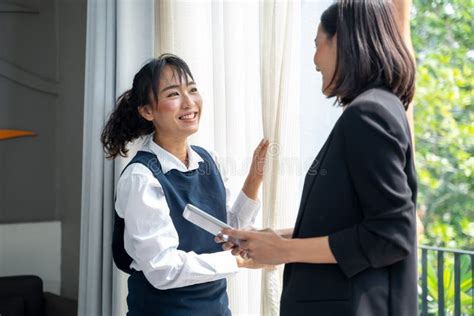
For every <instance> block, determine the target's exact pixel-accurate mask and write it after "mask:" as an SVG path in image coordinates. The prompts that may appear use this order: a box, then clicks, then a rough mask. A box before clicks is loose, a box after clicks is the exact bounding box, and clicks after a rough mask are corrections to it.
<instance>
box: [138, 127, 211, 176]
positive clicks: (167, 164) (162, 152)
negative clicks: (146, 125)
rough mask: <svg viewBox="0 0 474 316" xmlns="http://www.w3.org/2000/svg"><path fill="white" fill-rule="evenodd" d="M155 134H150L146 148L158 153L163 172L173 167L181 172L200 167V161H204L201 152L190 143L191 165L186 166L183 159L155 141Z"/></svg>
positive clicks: (189, 155)
mask: <svg viewBox="0 0 474 316" xmlns="http://www.w3.org/2000/svg"><path fill="white" fill-rule="evenodd" d="M153 135H154V134H151V135H150V136H148V140H146V142H145V145H144V149H145V150H147V151H149V152H151V153H154V154H155V155H156V157H157V158H158V161H159V162H160V165H161V170H162V171H163V173H167V172H168V171H171V170H173V169H176V170H178V171H179V172H187V171H192V170H196V169H198V168H199V163H200V162H203V161H204V160H203V159H202V158H201V156H199V154H198V153H197V152H195V151H194V149H193V148H192V147H191V146H190V145H189V144H188V159H189V166H188V167H186V165H184V164H183V163H182V162H181V160H179V159H178V158H176V157H175V156H174V155H173V154H171V153H170V152H168V151H166V149H164V148H163V147H161V146H160V145H158V144H157V143H155V142H154V141H153Z"/></svg>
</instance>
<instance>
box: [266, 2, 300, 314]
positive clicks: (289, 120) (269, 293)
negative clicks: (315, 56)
mask: <svg viewBox="0 0 474 316" xmlns="http://www.w3.org/2000/svg"><path fill="white" fill-rule="evenodd" d="M300 9H301V7H300V2H299V1H278V0H275V1H264V6H263V10H262V30H261V34H262V49H261V55H260V56H261V60H262V83H261V85H262V87H263V89H262V97H263V98H262V114H263V127H264V132H265V136H266V137H267V138H268V139H269V140H270V141H271V146H270V148H269V154H270V155H269V159H268V160H267V166H266V167H267V168H266V170H265V178H264V195H263V196H264V198H263V205H264V208H263V226H264V227H271V228H285V227H291V226H292V225H293V223H294V221H295V216H296V210H297V207H298V201H299V199H298V198H299V190H300V189H299V180H300V175H299V172H298V165H299V151H300V143H299V142H300V129H299V113H300V98H299V89H300V80H299V79H300V77H299V75H300V60H299V57H300V37H299V36H300V24H299V21H300ZM282 271H283V267H281V266H280V267H279V268H278V269H277V270H265V271H263V277H262V294H261V297H262V307H261V311H262V315H269V316H270V315H272V316H273V315H275V316H276V315H279V307H280V294H281V288H282Z"/></svg>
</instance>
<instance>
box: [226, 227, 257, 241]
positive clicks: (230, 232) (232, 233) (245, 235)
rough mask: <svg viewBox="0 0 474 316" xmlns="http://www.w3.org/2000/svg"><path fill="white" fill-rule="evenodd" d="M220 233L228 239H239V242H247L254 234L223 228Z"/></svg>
mask: <svg viewBox="0 0 474 316" xmlns="http://www.w3.org/2000/svg"><path fill="white" fill-rule="evenodd" d="M221 233H222V234H224V235H227V236H230V237H234V238H236V239H240V240H247V239H249V238H250V237H252V236H253V235H252V234H254V232H251V231H245V230H240V229H231V228H224V229H223V230H222V231H221Z"/></svg>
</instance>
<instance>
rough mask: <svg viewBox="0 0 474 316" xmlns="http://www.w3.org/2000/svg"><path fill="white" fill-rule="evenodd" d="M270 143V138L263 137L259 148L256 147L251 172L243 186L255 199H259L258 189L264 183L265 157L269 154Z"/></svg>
mask: <svg viewBox="0 0 474 316" xmlns="http://www.w3.org/2000/svg"><path fill="white" fill-rule="evenodd" d="M269 144H270V142H269V141H268V140H266V139H262V140H261V141H260V143H259V144H258V146H257V148H255V151H254V153H253V157H252V164H251V165H250V170H249V174H248V175H247V178H246V179H245V183H244V187H243V188H242V191H243V192H244V193H245V194H246V195H247V196H248V197H249V198H251V199H253V200H256V199H257V195H258V189H259V188H260V185H261V184H262V180H263V170H264V168H265V157H266V156H267V151H268V145H269Z"/></svg>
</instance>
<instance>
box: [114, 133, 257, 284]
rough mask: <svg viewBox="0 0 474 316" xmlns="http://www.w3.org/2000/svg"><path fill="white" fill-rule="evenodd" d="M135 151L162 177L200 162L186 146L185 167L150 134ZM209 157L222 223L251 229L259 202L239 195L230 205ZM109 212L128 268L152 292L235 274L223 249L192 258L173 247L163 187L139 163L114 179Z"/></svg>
mask: <svg viewBox="0 0 474 316" xmlns="http://www.w3.org/2000/svg"><path fill="white" fill-rule="evenodd" d="M141 150H142V151H148V152H151V153H153V154H155V155H156V156H157V157H158V160H159V161H160V164H161V168H162V171H163V173H167V172H168V171H170V170H172V169H176V170H178V171H180V172H186V171H191V170H195V169H198V168H199V162H201V161H203V159H202V158H201V156H199V154H198V153H196V152H195V151H194V150H193V149H192V148H191V147H190V146H189V147H188V159H189V166H188V167H186V166H185V165H184V164H183V163H182V162H181V161H180V160H179V159H177V158H176V157H175V156H173V155H172V154H171V153H169V152H167V151H166V150H165V149H163V148H161V147H160V146H158V145H157V144H156V143H155V142H154V141H153V137H152V135H150V136H148V137H147V139H146V140H145V143H144V145H143V147H142V148H141ZM210 154H211V156H212V158H213V159H214V161H215V162H216V164H217V167H218V169H219V171H220V174H221V176H222V178H223V183H224V186H225V190H226V195H227V201H226V208H227V222H228V224H229V225H231V226H233V227H236V228H243V227H248V226H251V225H252V224H253V222H254V220H255V217H256V215H257V212H258V210H259V208H260V202H258V201H254V200H252V199H250V198H248V197H247V196H246V195H245V194H244V193H243V192H242V191H241V192H240V193H239V195H238V196H237V199H236V200H235V202H234V204H233V205H232V206H231V203H230V191H229V188H228V185H227V177H226V176H225V174H224V170H223V168H222V167H221V165H220V164H219V161H218V158H217V156H216V154H215V153H213V152H210ZM115 209H116V212H117V214H118V215H119V216H120V217H122V218H124V219H125V232H124V245H125V250H126V251H127V253H128V254H129V255H130V256H131V257H132V258H133V261H132V264H131V265H130V267H131V268H133V269H135V270H137V271H143V273H144V275H145V277H146V278H147V280H148V282H150V284H152V285H153V286H154V287H155V288H157V289H162V290H164V289H171V288H177V287H183V286H187V285H192V284H198V283H204V282H210V281H215V280H218V279H222V278H225V277H226V276H228V275H230V274H233V273H235V272H237V271H238V267H237V263H236V260H235V257H234V256H232V254H231V253H230V252H229V251H221V252H216V253H209V254H196V253H195V252H193V251H191V252H185V251H182V250H178V249H177V247H178V245H179V236H178V233H177V231H176V228H175V227H174V225H173V222H172V220H171V216H170V209H169V206H168V204H167V202H166V199H165V195H164V192H163V188H162V186H161V184H160V183H159V181H158V180H157V179H156V178H155V176H154V175H153V173H152V172H151V171H150V170H149V169H148V168H147V167H145V166H144V165H142V164H140V163H135V164H132V165H130V166H129V167H128V168H127V169H126V170H125V172H124V173H123V174H122V176H121V177H120V179H119V181H118V185H117V199H116V202H115Z"/></svg>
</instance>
